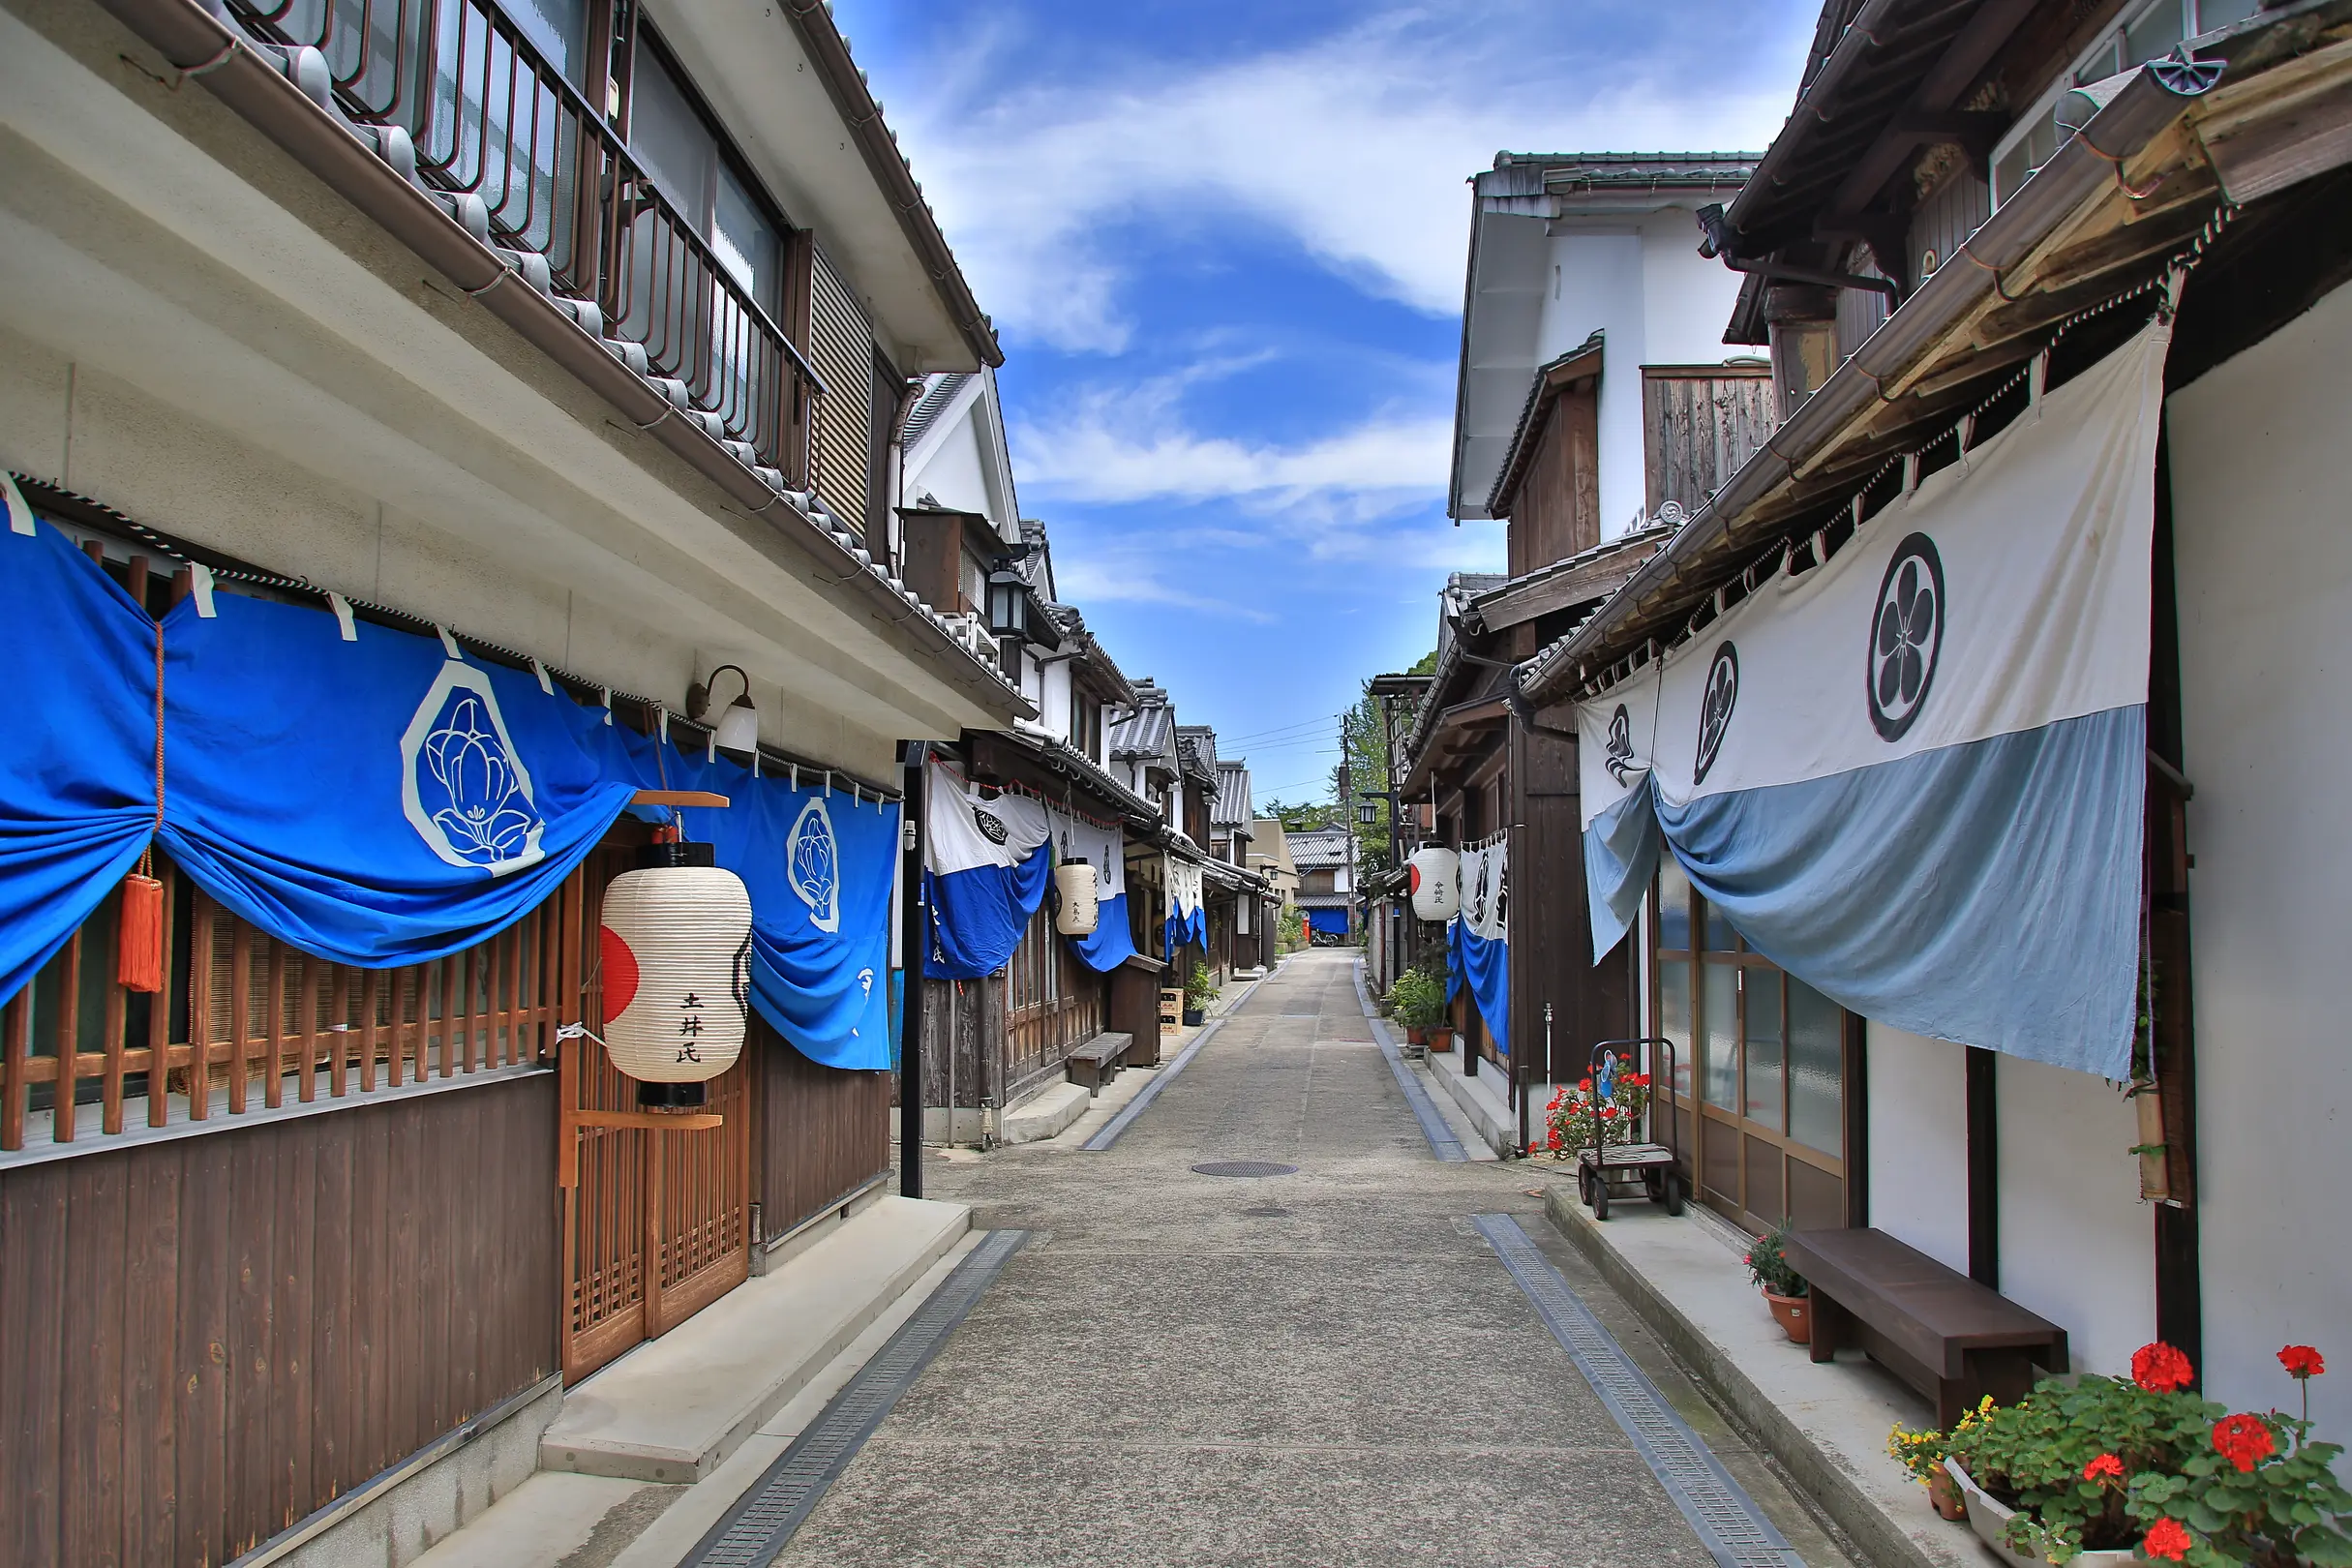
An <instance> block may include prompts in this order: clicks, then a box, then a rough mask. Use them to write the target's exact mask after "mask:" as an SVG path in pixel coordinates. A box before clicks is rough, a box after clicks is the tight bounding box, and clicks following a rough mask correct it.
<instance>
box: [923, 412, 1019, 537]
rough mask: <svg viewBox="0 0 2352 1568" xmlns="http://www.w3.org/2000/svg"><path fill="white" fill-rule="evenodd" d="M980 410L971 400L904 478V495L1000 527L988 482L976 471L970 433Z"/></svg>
mask: <svg viewBox="0 0 2352 1568" xmlns="http://www.w3.org/2000/svg"><path fill="white" fill-rule="evenodd" d="M979 408H980V400H979V399H977V398H976V399H974V400H973V402H972V407H970V408H968V409H966V410H965V411H964V413H963V415H962V416H961V417H960V418H958V419H957V420H956V425H955V428H954V429H953V430H950V431H948V432H946V433H945V434H944V435H942V436H941V437H940V440H939V443H938V445H937V446H935V447H933V448H932V450H931V452H930V454H929V455H928V456H927V457H926V458H925V459H924V461H923V465H922V467H920V468H917V469H915V470H913V471H911V472H909V473H908V474H907V476H906V494H907V495H908V496H909V497H911V498H921V497H923V496H925V495H928V496H930V497H931V498H933V499H935V500H937V501H938V502H939V504H940V505H942V506H947V507H952V508H953V509H955V510H956V511H959V512H978V513H980V515H981V516H982V517H985V518H987V519H988V520H989V521H990V522H992V523H996V524H999V525H1000V526H1001V525H1002V523H1003V521H1004V520H1003V519H1002V518H1000V517H998V516H997V515H996V509H995V508H994V507H992V506H991V505H990V504H989V496H988V480H987V476H986V474H985V472H984V471H983V470H982V469H981V467H980V436H979V433H978V432H977V431H975V430H974V429H973V418H974V415H975V413H976V412H977V410H978V409H979Z"/></svg>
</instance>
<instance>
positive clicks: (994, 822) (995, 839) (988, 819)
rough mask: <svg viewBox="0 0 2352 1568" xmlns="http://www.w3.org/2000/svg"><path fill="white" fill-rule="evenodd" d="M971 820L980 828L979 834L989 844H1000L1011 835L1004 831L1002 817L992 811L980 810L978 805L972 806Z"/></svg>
mask: <svg viewBox="0 0 2352 1568" xmlns="http://www.w3.org/2000/svg"><path fill="white" fill-rule="evenodd" d="M972 821H973V822H974V823H975V824H976V825H977V826H978V827H979V828H980V834H981V836H982V837H984V838H986V839H987V840H988V842H989V843H991V844H1002V843H1003V842H1005V840H1006V839H1008V838H1010V837H1011V836H1012V835H1011V834H1010V833H1008V832H1007V831H1005V821H1004V819H1003V818H1002V817H999V816H998V815H997V814H996V813H995V812H993V811H982V810H981V809H980V807H978V806H974V807H973V808H972Z"/></svg>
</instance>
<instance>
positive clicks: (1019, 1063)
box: [1001, 904, 1109, 1099]
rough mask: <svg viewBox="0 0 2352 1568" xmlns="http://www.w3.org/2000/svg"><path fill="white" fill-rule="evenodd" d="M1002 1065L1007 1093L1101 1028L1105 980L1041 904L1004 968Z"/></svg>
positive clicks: (1049, 1069) (1053, 1067) (1048, 1069)
mask: <svg viewBox="0 0 2352 1568" xmlns="http://www.w3.org/2000/svg"><path fill="white" fill-rule="evenodd" d="M1007 980H1008V983H1007V987H1006V1007H1007V1010H1008V1011H1007V1016H1006V1020H1005V1066H1004V1073H1003V1077H1002V1079H1001V1081H1002V1083H1003V1084H1004V1086H1005V1094H1006V1097H1007V1098H1008V1099H1010V1097H1012V1096H1014V1095H1017V1094H1019V1093H1020V1092H1021V1091H1022V1090H1023V1089H1024V1088H1026V1087H1027V1086H1028V1085H1029V1084H1030V1083H1032V1082H1034V1081H1035V1080H1036V1079H1039V1078H1040V1077H1044V1076H1046V1075H1048V1074H1050V1073H1053V1072H1055V1071H1058V1070H1060V1069H1061V1066H1062V1064H1063V1063H1064V1062H1066V1061H1068V1060H1069V1059H1070V1048H1071V1047H1072V1046H1075V1045H1082V1044H1084V1043H1085V1042H1086V1041H1088V1040H1092V1039H1094V1038H1095V1037H1096V1036H1097V1035H1100V1034H1101V1033H1102V1019H1103V1016H1104V1013H1105V1011H1106V1006H1105V1004H1106V1000H1107V999H1106V995H1105V993H1106V992H1107V990H1108V988H1109V987H1108V982H1107V981H1105V980H1103V978H1102V977H1101V975H1098V974H1096V973H1095V972H1094V971H1093V970H1091V969H1089V968H1087V967H1086V964H1085V962H1084V961H1083V960H1081V959H1080V958H1079V957H1078V955H1077V954H1076V953H1074V952H1072V951H1070V944H1069V943H1067V942H1065V941H1063V940H1062V938H1061V936H1060V935H1059V934H1058V933H1057V932H1056V931H1055V930H1054V928H1053V916H1052V915H1051V914H1049V913H1048V912H1047V910H1046V907H1045V906H1044V905H1043V904H1040V905H1039V906H1038V912H1037V914H1036V915H1034V916H1032V917H1031V918H1030V921H1029V929H1028V930H1026V931H1024V932H1023V933H1021V945H1020V946H1019V947H1018V948H1015V949H1014V950H1013V951H1012V962H1011V964H1010V967H1009V968H1008V970H1007Z"/></svg>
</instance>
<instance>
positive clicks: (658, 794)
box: [629, 790, 733, 807]
mask: <svg viewBox="0 0 2352 1568" xmlns="http://www.w3.org/2000/svg"><path fill="white" fill-rule="evenodd" d="M732 803H733V802H731V801H730V800H729V799H727V797H725V796H723V795H713V794H711V793H710V792H709V790H639V791H638V792H637V793H636V794H635V795H632V796H630V797H629V804H631V805H641V806H656V805H666V806H712V807H719V806H726V805H729V804H732Z"/></svg>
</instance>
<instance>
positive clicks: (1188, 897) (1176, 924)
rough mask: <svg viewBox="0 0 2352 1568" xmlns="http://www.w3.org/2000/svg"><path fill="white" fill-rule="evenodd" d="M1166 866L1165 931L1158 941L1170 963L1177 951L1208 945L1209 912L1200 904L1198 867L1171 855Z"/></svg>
mask: <svg viewBox="0 0 2352 1568" xmlns="http://www.w3.org/2000/svg"><path fill="white" fill-rule="evenodd" d="M1163 863H1164V864H1165V866H1166V870H1165V872H1164V875H1165V877H1166V882H1165V884H1164V886H1165V887H1166V889H1167V891H1168V916H1167V924H1166V929H1165V930H1164V931H1163V932H1162V933H1161V941H1162V942H1163V943H1164V944H1165V947H1166V951H1165V957H1166V958H1167V959H1168V960H1170V961H1171V962H1172V961H1173V960H1174V959H1175V957H1176V950H1177V949H1178V948H1181V947H1184V946H1185V945H1186V944H1188V943H1189V944H1191V946H1193V947H1197V948H1205V947H1207V946H1208V945H1209V912H1208V910H1207V909H1206V908H1205V907H1204V906H1203V905H1202V903H1201V886H1202V884H1201V871H1200V867H1199V866H1198V865H1197V864H1195V863H1194V862H1192V861H1191V860H1180V859H1176V857H1174V856H1173V855H1171V856H1169V857H1167V859H1166V860H1165V861H1164V862H1163Z"/></svg>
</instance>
